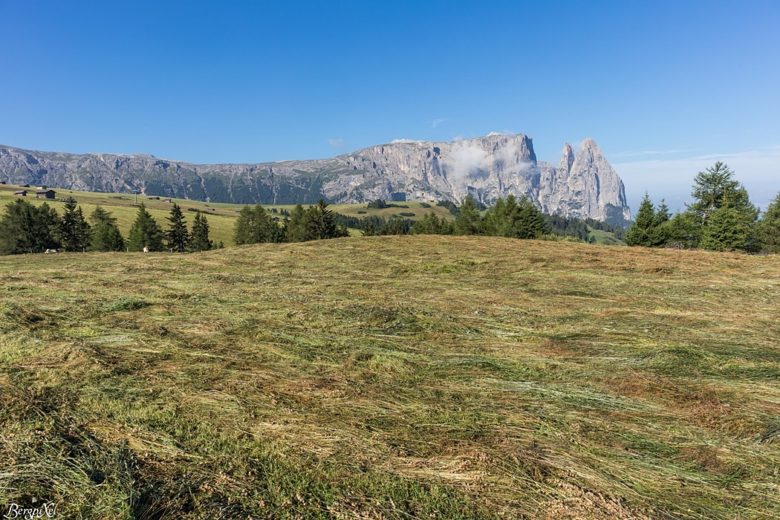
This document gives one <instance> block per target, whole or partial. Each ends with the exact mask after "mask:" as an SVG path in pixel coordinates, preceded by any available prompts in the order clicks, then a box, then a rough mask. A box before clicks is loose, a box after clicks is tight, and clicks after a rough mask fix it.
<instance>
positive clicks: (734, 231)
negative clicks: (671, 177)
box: [625, 161, 780, 253]
mask: <svg viewBox="0 0 780 520" xmlns="http://www.w3.org/2000/svg"><path fill="white" fill-rule="evenodd" d="M691 195H692V197H693V202H692V203H691V204H688V205H687V207H686V209H685V210H684V211H681V212H679V213H677V214H675V215H672V214H671V213H670V211H669V208H668V207H667V205H666V203H665V202H664V201H663V200H662V201H661V202H660V204H658V206H656V205H655V204H653V202H652V200H651V199H650V197H649V196H648V195H647V194H646V193H645V196H644V198H643V199H642V203H641V204H640V206H639V210H638V211H637V215H636V219H635V220H634V222H633V224H632V225H631V227H630V228H629V229H628V231H627V232H626V235H625V241H626V243H627V244H628V245H631V246H646V247H676V248H685V249H694V248H701V249H708V250H712V251H745V252H749V253H758V252H765V253H780V194H778V196H777V197H775V199H774V201H773V202H772V203H771V204H770V205H769V207H768V208H767V210H766V211H765V212H764V213H763V214H760V212H759V210H758V208H756V206H755V205H753V203H751V202H750V198H749V197H748V192H747V190H746V189H745V188H744V186H742V184H741V183H740V182H739V181H737V180H736V179H735V178H734V171H733V170H731V169H730V168H729V167H728V166H727V165H726V164H724V163H722V162H720V161H719V162H716V163H715V164H714V165H713V166H711V167H709V168H707V169H705V170H704V171H702V172H699V173H698V174H697V175H696V177H695V179H694V181H693V189H692V191H691Z"/></svg>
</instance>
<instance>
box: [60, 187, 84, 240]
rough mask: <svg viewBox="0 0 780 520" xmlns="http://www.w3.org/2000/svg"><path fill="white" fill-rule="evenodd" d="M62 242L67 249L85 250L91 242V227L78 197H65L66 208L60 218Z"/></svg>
mask: <svg viewBox="0 0 780 520" xmlns="http://www.w3.org/2000/svg"><path fill="white" fill-rule="evenodd" d="M59 231H60V242H61V243H62V247H63V249H65V251H75V252H83V251H86V250H87V247H89V242H90V228H89V224H88V223H87V220H86V219H85V218H84V213H83V212H82V211H81V206H77V205H76V199H74V198H73V197H68V198H67V199H65V208H64V211H63V213H62V219H61V220H60V230H59Z"/></svg>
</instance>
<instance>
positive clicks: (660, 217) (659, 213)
mask: <svg viewBox="0 0 780 520" xmlns="http://www.w3.org/2000/svg"><path fill="white" fill-rule="evenodd" d="M670 219H671V214H670V212H669V206H667V205H666V201H664V200H663V199H661V204H659V205H658V209H656V211H655V216H654V217H653V227H652V229H651V230H650V231H649V237H648V238H649V241H650V245H651V246H655V247H660V246H663V245H666V243H667V242H668V241H669V237H670V234H671V231H670V226H671V224H670Z"/></svg>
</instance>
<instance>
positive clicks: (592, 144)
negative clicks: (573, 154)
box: [580, 137, 601, 153]
mask: <svg viewBox="0 0 780 520" xmlns="http://www.w3.org/2000/svg"><path fill="white" fill-rule="evenodd" d="M580 151H583V152H584V151H590V152H593V153H601V148H599V145H598V144H597V143H596V141H595V140H594V139H593V138H592V137H586V138H585V139H583V140H582V142H581V143H580Z"/></svg>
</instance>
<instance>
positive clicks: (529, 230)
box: [513, 197, 547, 238]
mask: <svg viewBox="0 0 780 520" xmlns="http://www.w3.org/2000/svg"><path fill="white" fill-rule="evenodd" d="M517 215H518V216H517V220H516V221H515V223H514V230H513V236H514V237H515V238H540V237H541V236H542V235H543V234H544V233H545V231H546V228H547V226H546V223H545V221H544V215H543V214H542V212H541V211H539V208H537V207H536V206H534V203H533V202H531V201H530V200H529V199H528V197H523V198H522V200H521V201H520V203H519V204H518V205H517Z"/></svg>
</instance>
